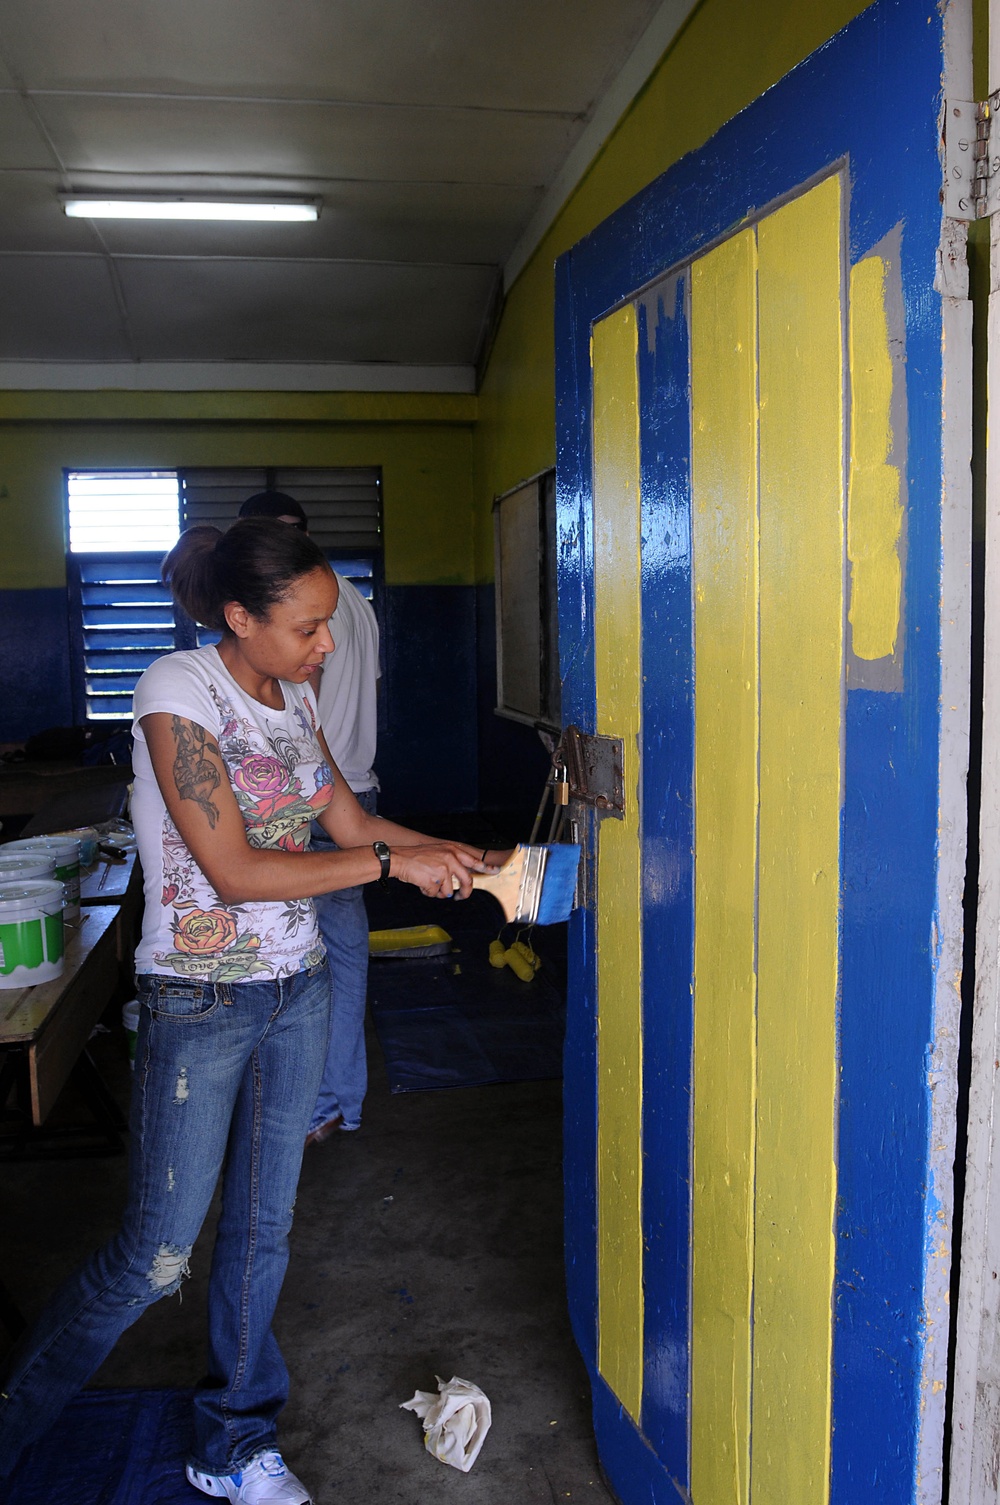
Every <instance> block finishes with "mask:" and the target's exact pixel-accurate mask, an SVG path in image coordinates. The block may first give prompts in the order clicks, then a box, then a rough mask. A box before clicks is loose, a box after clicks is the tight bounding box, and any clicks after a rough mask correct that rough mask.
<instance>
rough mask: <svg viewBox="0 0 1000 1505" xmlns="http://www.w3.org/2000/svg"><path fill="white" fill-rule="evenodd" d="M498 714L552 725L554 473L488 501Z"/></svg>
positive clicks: (555, 679) (556, 698)
mask: <svg viewBox="0 0 1000 1505" xmlns="http://www.w3.org/2000/svg"><path fill="white" fill-rule="evenodd" d="M493 519H494V555H495V558H494V563H495V575H496V634H497V703H496V712H497V715H498V716H506V717H509V718H510V719H511V720H514V721H525V722H528V723H530V725H532V726H538V727H541V728H547V729H550V730H553V731H558V729H559V726H560V694H559V648H558V624H557V615H556V586H555V471H552V470H547V471H544V472H543V473H542V474H541V475H538V476H534V477H532V479H531V480H530V481H524V482H522V483H521V485H519V486H515V487H514V488H513V490H511V491H508V492H506V493H505V494H504V495H503V496H501V497H497V499H496V501H495V502H494V504H493Z"/></svg>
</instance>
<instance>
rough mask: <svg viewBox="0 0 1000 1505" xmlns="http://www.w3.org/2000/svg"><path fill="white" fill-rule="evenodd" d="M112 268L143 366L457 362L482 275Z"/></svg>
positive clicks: (431, 270)
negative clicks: (217, 362) (122, 292)
mask: <svg viewBox="0 0 1000 1505" xmlns="http://www.w3.org/2000/svg"><path fill="white" fill-rule="evenodd" d="M116 265H117V267H118V269H119V273H120V275H121V278H122V283H123V286H124V288H125V296H126V299H127V301H128V308H129V319H130V325H131V328H132V331H133V335H134V339H135V342H136V346H137V350H138V353H139V355H140V356H141V358H142V359H143V360H150V361H158V360H164V361H169V360H193V361H205V360H238V361H402V362H420V363H426V364H443V365H449V364H455V363H465V362H468V361H471V360H472V359H473V357H474V355H475V351H476V345H477V343H478V339H479V333H480V327H481V324H482V318H483V312H484V310H485V308H486V307H487V305H488V301H489V294H490V291H491V288H492V283H493V276H494V274H493V272H492V270H491V269H489V268H475V267H473V268H461V267H459V268H454V267H452V268H441V267H399V266H366V265H350V264H347V265H340V266H335V267H328V266H316V265H309V264H303V263H301V262H292V263H291V264H282V263H281V262H265V261H258V262H247V261H240V262H226V261H201V262H176V261H156V260H148V261H147V260H141V261H131V260H119V261H117V262H116ZM164 309H167V310H169V317H166V318H165V317H164Z"/></svg>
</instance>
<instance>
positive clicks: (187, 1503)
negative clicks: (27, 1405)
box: [3, 1390, 205, 1505]
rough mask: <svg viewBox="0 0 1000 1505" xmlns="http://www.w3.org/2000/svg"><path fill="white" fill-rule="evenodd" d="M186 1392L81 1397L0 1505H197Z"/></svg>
mask: <svg viewBox="0 0 1000 1505" xmlns="http://www.w3.org/2000/svg"><path fill="white" fill-rule="evenodd" d="M191 1440H192V1417H191V1391H190V1390H85V1391H84V1392H83V1394H82V1395H78V1396H77V1397H76V1399H75V1400H72V1401H70V1403H69V1405H68V1406H67V1407H66V1409H65V1411H64V1412H63V1413H62V1415H61V1416H60V1418H59V1420H58V1421H57V1422H56V1423H55V1425H54V1426H53V1427H52V1429H51V1430H50V1431H49V1432H47V1433H46V1435H45V1436H44V1437H42V1438H41V1439H40V1440H39V1441H38V1442H36V1443H34V1444H33V1445H32V1446H31V1447H30V1448H29V1449H28V1451H27V1452H26V1453H25V1454H24V1456H23V1457H22V1458H21V1460H20V1462H19V1463H18V1466H17V1468H16V1470H15V1471H14V1474H13V1475H12V1477H11V1479H10V1481H9V1483H8V1493H7V1494H6V1495H4V1496H3V1499H4V1501H5V1505H195V1502H196V1501H198V1500H201V1501H204V1499H205V1496H204V1495H203V1494H202V1493H201V1492H200V1491H199V1490H197V1489H193V1488H192V1486H191V1485H190V1484H189V1483H188V1482H187V1480H186V1479H185V1477H184V1460H185V1457H186V1455H187V1453H188V1450H189V1448H190V1445H191Z"/></svg>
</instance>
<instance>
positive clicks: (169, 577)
mask: <svg viewBox="0 0 1000 1505" xmlns="http://www.w3.org/2000/svg"><path fill="white" fill-rule="evenodd" d="M329 568H330V566H329V564H328V563H327V561H326V558H325V557H324V555H323V552H322V550H321V549H320V548H319V547H318V546H317V545H316V544H314V543H313V541H312V539H311V538H310V537H309V536H308V534H306V533H300V532H299V530H298V529H297V528H290V527H289V526H288V524H287V523H279V522H275V521H274V520H273V519H272V518H266V517H247V518H244V519H243V520H242V521H241V522H236V523H233V526H232V527H231V528H230V529H229V531H228V532H226V533H222V532H220V531H219V529H218V528H214V527H213V526H212V525H211V523H199V524H198V525H197V526H196V527H194V528H188V530H187V532H186V533H182V534H181V536H180V538H179V539H178V540H177V542H176V543H175V544H174V546H173V548H172V549H171V550H170V553H169V554H168V555H167V557H166V559H165V560H164V561H163V566H162V568H161V571H160V575H161V578H162V580H163V582H164V584H165V585H168V586H169V587H170V594H171V595H172V596H173V598H174V600H175V601H176V602H178V604H179V605H180V606H182V607H183V608H184V610H185V611H186V612H187V614H188V616H189V617H193V618H194V620H195V621H196V622H200V623H201V625H202V626H203V627H212V628H214V629H215V630H216V631H222V632H228V631H229V627H228V625H227V623H226V619H225V616H224V615H223V608H224V607H225V606H226V605H227V603H228V602H230V601H238V602H239V603H240V605H241V606H245V607H246V609H247V611H248V612H249V613H250V615H251V616H252V617H257V618H258V619H259V620H261V621H266V619H267V617H268V616H269V615H270V611H271V607H272V606H273V605H274V603H275V602H276V601H280V600H282V598H283V597H284V596H286V595H287V594H288V591H289V589H290V588H291V586H292V585H293V584H294V583H295V581H296V580H298V579H299V578H300V577H301V576H302V575H308V574H309V573H310V572H311V571H312V570H317V569H329Z"/></svg>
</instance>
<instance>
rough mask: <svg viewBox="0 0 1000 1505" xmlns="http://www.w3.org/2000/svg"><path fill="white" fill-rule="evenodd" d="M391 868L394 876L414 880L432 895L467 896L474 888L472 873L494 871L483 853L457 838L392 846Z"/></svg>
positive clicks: (440, 897) (444, 897) (419, 886)
mask: <svg viewBox="0 0 1000 1505" xmlns="http://www.w3.org/2000/svg"><path fill="white" fill-rule="evenodd" d="M389 871H390V872H391V874H392V876H393V877H394V878H401V879H402V881H403V882H404V883H412V884H413V885H414V886H415V887H416V888H419V890H420V892H421V893H422V894H426V895H427V897H428V898H429V899H450V898H451V897H452V895H453V894H455V895H458V897H459V898H462V899H467V898H468V897H469V895H470V894H471V892H472V874H473V873H488V872H490V871H491V868H489V867H488V866H487V865H486V864H485V863H484V862H482V861H481V860H480V857H479V854H478V853H476V852H473V851H471V849H470V848H468V847H466V846H464V845H463V844H462V843H461V842H457V841H434V842H426V843H424V844H422V845H420V846H412V847H410V846H405V847H397V846H394V847H393V848H392V863H391V866H390V869H389Z"/></svg>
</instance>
